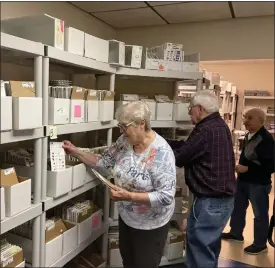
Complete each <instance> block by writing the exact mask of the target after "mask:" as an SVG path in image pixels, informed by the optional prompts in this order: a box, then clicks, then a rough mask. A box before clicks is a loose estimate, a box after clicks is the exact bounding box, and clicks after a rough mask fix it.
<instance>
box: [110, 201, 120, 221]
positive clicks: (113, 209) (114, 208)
mask: <svg viewBox="0 0 275 268" xmlns="http://www.w3.org/2000/svg"><path fill="white" fill-rule="evenodd" d="M118 215H119V214H118V207H117V202H114V201H113V200H111V202H110V217H111V219H113V220H114V221H116V220H118Z"/></svg>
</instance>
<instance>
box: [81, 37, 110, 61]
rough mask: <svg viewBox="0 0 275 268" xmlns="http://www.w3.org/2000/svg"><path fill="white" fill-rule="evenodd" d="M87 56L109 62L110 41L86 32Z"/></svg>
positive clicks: (85, 53)
mask: <svg viewBox="0 0 275 268" xmlns="http://www.w3.org/2000/svg"><path fill="white" fill-rule="evenodd" d="M84 55H85V57H87V58H91V59H94V60H96V61H101V62H106V63H108V59H109V42H108V41H107V40H103V39H100V38H98V37H95V36H92V35H90V34H87V33H85V52H84Z"/></svg>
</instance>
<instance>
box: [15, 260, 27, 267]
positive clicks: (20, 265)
mask: <svg viewBox="0 0 275 268" xmlns="http://www.w3.org/2000/svg"><path fill="white" fill-rule="evenodd" d="M15 267H25V261H23V262H21V263H20V264H18V265H17V266H15Z"/></svg>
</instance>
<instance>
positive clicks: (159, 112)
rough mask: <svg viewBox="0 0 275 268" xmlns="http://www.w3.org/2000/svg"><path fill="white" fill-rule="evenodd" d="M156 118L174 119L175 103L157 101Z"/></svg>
mask: <svg viewBox="0 0 275 268" xmlns="http://www.w3.org/2000/svg"><path fill="white" fill-rule="evenodd" d="M156 107H157V108H156V120H172V119H173V103H157V105H156Z"/></svg>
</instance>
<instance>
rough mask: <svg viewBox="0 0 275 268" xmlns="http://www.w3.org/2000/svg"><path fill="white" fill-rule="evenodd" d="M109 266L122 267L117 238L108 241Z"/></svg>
mask: <svg viewBox="0 0 275 268" xmlns="http://www.w3.org/2000/svg"><path fill="white" fill-rule="evenodd" d="M109 265H110V267H123V262H122V257H121V254H120V250H119V244H118V238H117V239H115V238H111V239H109Z"/></svg>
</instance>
